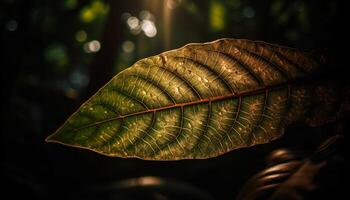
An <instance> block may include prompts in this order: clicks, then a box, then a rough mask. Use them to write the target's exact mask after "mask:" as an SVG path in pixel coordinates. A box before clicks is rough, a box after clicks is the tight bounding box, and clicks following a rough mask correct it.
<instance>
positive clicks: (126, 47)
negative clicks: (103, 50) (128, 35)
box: [122, 40, 135, 53]
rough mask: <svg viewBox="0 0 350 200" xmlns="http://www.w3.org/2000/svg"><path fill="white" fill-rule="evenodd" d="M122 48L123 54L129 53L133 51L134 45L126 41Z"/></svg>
mask: <svg viewBox="0 0 350 200" xmlns="http://www.w3.org/2000/svg"><path fill="white" fill-rule="evenodd" d="M122 48H123V51H124V52H125V53H131V52H133V51H134V50H135V44H134V43H133V42H132V41H130V40H126V41H124V42H123V44H122Z"/></svg>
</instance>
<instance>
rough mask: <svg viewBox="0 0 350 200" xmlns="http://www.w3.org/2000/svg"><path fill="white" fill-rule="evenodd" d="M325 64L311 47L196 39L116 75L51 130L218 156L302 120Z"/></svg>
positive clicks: (94, 144)
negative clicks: (310, 81)
mask: <svg viewBox="0 0 350 200" xmlns="http://www.w3.org/2000/svg"><path fill="white" fill-rule="evenodd" d="M318 70H319V65H318V64H317V62H316V61H315V60H314V59H313V58H312V57H311V56H310V55H308V54H306V53H304V52H301V51H298V50H295V49H291V48H286V47H281V46H277V45H271V44H267V43H264V42H254V41H249V40H235V39H221V40H217V41H214V42H211V43H204V44H189V45H186V46H184V47H182V48H180V49H176V50H173V51H169V52H165V53H162V54H160V55H157V56H153V57H149V58H145V59H142V60H140V61H138V62H137V63H135V64H134V65H133V66H131V67H130V68H128V69H126V70H124V71H122V72H121V73H119V74H118V75H116V76H115V77H114V78H113V79H112V80H111V81H110V82H108V83H107V84H106V85H105V86H104V87H103V88H102V89H100V90H99V91H98V92H97V93H96V94H95V95H94V96H93V97H91V98H90V99H89V100H88V101H87V102H85V103H84V104H83V105H82V106H81V107H80V108H79V109H78V110H77V111H76V112H75V113H74V114H73V115H72V116H71V117H70V118H69V119H68V120H67V121H66V122H65V123H64V124H63V126H62V127H60V128H59V129H58V130H57V131H56V132H55V133H54V134H52V135H51V136H49V137H48V138H47V141H49V142H57V143H61V144H65V145H69V146H74V147H80V148H85V149H90V150H92V151H95V152H98V153H101V154H104V155H108V156H117V157H137V158H142V159H147V160H178V159H192V158H197V159H199V158H209V157H215V156H218V155H221V154H224V153H226V152H229V151H231V150H233V149H237V148H242V147H248V146H252V145H256V144H262V143H267V142H269V141H271V140H274V139H276V138H278V137H280V136H281V135H282V134H283V130H284V127H285V126H286V125H288V124H290V123H292V122H295V121H296V120H300V119H301V118H302V116H303V115H304V113H305V110H306V108H307V107H308V105H309V104H310V100H309V99H310V92H309V90H310V88H308V87H307V86H306V85H305V84H300V82H301V80H303V79H304V78H305V77H308V76H310V75H311V76H312V74H314V73H315V72H317V71H318Z"/></svg>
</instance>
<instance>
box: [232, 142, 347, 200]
mask: <svg viewBox="0 0 350 200" xmlns="http://www.w3.org/2000/svg"><path fill="white" fill-rule="evenodd" d="M342 139H343V137H342V135H334V136H331V137H329V138H327V139H326V140H325V141H324V142H323V143H322V144H321V145H319V147H318V148H317V150H316V151H314V152H313V153H312V154H311V155H309V156H305V155H306V154H305V155H304V156H302V155H301V154H300V152H296V151H292V150H288V149H277V150H275V151H273V152H272V153H270V155H269V156H268V158H267V164H268V167H267V168H265V169H263V170H262V171H260V172H259V173H257V174H256V175H254V176H253V177H252V178H250V179H249V180H248V181H247V182H246V183H245V184H244V186H243V188H242V189H241V191H240V192H239V194H238V196H237V198H236V199H237V200H241V199H244V200H257V199H270V200H273V199H296V200H297V199H300V200H301V199H310V196H311V195H313V197H315V196H316V195H317V196H320V197H322V198H325V196H322V195H325V194H317V193H320V188H321V189H323V188H327V187H328V186H327V184H328V183H331V184H332V185H333V186H334V187H335V188H337V187H338V186H339V185H337V184H339V182H337V181H332V180H333V179H334V176H339V174H336V173H334V172H335V171H337V172H338V171H342V165H344V163H341V162H338V161H336V162H335V159H334V156H336V157H340V155H337V154H336V151H337V150H339V147H340V144H341V141H342ZM322 170H323V172H322ZM336 178H338V179H340V177H336ZM335 182H337V183H335ZM335 188H333V189H335ZM330 189H331V188H329V187H328V188H327V190H328V192H329V194H331V196H332V197H334V196H333V195H334V194H333V193H334V192H335V191H332V190H330ZM317 190H318V191H317ZM336 191H338V192H339V191H340V190H339V188H338V190H336ZM312 199H319V198H312ZM325 199H328V198H325Z"/></svg>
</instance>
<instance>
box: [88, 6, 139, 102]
mask: <svg viewBox="0 0 350 200" xmlns="http://www.w3.org/2000/svg"><path fill="white" fill-rule="evenodd" d="M107 3H108V4H109V7H110V10H109V13H108V16H107V19H106V23H105V27H104V30H103V32H102V36H101V40H100V42H101V50H100V51H99V52H98V53H97V54H96V56H95V58H94V60H93V61H92V64H91V66H90V82H89V85H88V88H87V91H86V96H87V97H90V96H91V95H92V94H94V93H95V92H96V91H97V90H98V89H99V88H100V87H102V86H103V85H104V84H105V83H106V82H107V81H108V80H109V79H111V78H112V76H113V66H114V63H115V58H116V57H117V53H118V50H119V47H120V45H121V43H122V40H123V36H122V33H123V28H124V23H123V22H122V20H121V15H122V13H123V12H127V11H129V10H130V9H133V8H134V7H137V4H136V3H137V1H136V0H130V1H116V0H108V1H107Z"/></svg>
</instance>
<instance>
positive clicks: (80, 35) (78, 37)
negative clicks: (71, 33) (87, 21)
mask: <svg viewBox="0 0 350 200" xmlns="http://www.w3.org/2000/svg"><path fill="white" fill-rule="evenodd" d="M86 38H87V33H86V32H85V31H84V30H81V31H78V32H77V33H76V34H75V39H76V40H77V41H78V42H85V40H86Z"/></svg>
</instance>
